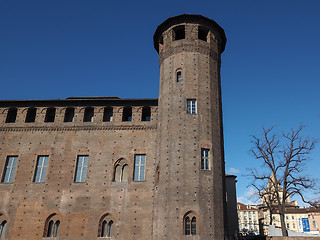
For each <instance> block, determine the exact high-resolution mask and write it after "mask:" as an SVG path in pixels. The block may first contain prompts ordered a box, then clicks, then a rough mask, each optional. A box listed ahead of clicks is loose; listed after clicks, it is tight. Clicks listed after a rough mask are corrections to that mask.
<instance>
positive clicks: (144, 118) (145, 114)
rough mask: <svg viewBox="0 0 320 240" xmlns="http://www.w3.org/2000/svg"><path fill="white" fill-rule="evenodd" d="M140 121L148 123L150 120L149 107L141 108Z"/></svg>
mask: <svg viewBox="0 0 320 240" xmlns="http://www.w3.org/2000/svg"><path fill="white" fill-rule="evenodd" d="M141 120H142V121H147V122H148V121H150V120H151V109H150V107H143V108H142V119H141Z"/></svg>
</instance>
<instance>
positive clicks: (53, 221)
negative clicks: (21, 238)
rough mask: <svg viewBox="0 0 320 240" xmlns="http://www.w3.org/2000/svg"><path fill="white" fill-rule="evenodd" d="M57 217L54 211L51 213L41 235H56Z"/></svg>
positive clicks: (58, 221) (57, 227)
mask: <svg viewBox="0 0 320 240" xmlns="http://www.w3.org/2000/svg"><path fill="white" fill-rule="evenodd" d="M58 219H59V217H58V216H57V215H56V214H55V213H54V214H51V215H50V216H49V217H48V218H47V220H46V223H45V225H44V231H43V237H58V236H59V228H60V220H58Z"/></svg>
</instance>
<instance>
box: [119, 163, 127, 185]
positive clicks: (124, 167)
mask: <svg viewBox="0 0 320 240" xmlns="http://www.w3.org/2000/svg"><path fill="white" fill-rule="evenodd" d="M120 180H121V182H127V181H128V165H127V164H125V165H123V167H122V175H121V179H120Z"/></svg>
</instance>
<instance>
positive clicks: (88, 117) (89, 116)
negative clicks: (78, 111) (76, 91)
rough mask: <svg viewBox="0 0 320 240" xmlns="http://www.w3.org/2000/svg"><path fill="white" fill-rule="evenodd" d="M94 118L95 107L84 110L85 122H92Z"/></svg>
mask: <svg viewBox="0 0 320 240" xmlns="http://www.w3.org/2000/svg"><path fill="white" fill-rule="evenodd" d="M93 116H94V108H93V107H86V109H85V110H84V115H83V121H84V122H92V121H93Z"/></svg>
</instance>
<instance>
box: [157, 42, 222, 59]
mask: <svg viewBox="0 0 320 240" xmlns="http://www.w3.org/2000/svg"><path fill="white" fill-rule="evenodd" d="M169 49H170V50H167V51H164V52H161V53H160V56H159V62H160V63H162V61H163V60H164V59H166V58H168V57H170V56H172V55H173V54H177V53H180V52H198V53H202V54H205V55H208V56H210V57H211V58H213V59H214V60H219V56H218V54H217V53H215V52H214V51H212V50H211V49H210V48H208V47H206V46H201V45H194V44H181V45H179V46H177V47H172V48H169Z"/></svg>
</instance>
